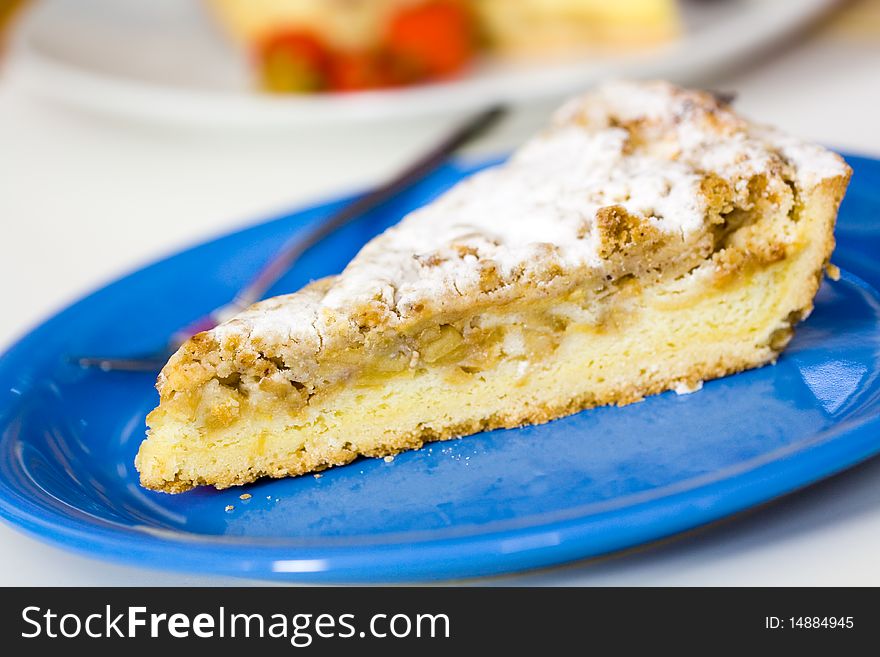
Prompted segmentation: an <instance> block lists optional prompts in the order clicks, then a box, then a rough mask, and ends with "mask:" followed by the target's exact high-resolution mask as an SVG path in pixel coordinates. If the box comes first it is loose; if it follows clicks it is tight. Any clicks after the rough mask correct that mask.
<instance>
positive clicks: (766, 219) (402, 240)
mask: <svg viewBox="0 0 880 657" xmlns="http://www.w3.org/2000/svg"><path fill="white" fill-rule="evenodd" d="M849 175H850V170H849V168H848V167H847V166H846V164H844V162H843V160H841V158H840V157H838V156H837V155H835V154H833V153H830V152H829V151H826V150H824V149H823V148H820V147H819V146H814V145H811V144H808V143H805V142H803V141H800V140H798V139H795V138H792V137H789V136H786V135H785V134H783V133H781V132H779V131H777V130H774V129H772V128H768V127H764V126H761V125H757V124H754V123H751V122H749V121H746V120H745V119H743V118H741V117H739V116H738V115H737V114H735V113H734V112H733V111H732V110H731V109H730V107H728V106H727V105H725V104H723V103H721V102H719V101H718V100H716V98H714V97H713V96H712V95H710V94H708V93H703V92H699V91H687V90H683V89H679V88H676V87H674V86H671V85H669V84H666V83H662V82H655V83H644V84H637V83H623V82H619V83H612V84H608V85H605V86H603V87H601V88H600V89H598V90H597V91H595V92H592V93H589V94H587V95H585V96H583V97H580V98H577V99H575V100H573V101H571V102H569V103H568V104H566V105H565V106H564V107H563V108H562V109H561V110H560V111H559V112H558V113H557V115H556V117H555V120H554V121H553V123H552V125H551V126H550V127H549V128H548V129H547V130H546V131H545V132H544V133H543V134H541V135H539V136H537V137H536V138H534V139H533V140H531V141H530V142H529V143H527V144H526V145H525V146H524V147H523V148H521V149H520V150H519V151H518V152H517V153H516V154H514V155H513V157H512V158H511V159H510V160H509V161H508V162H507V163H505V164H503V165H501V166H498V167H495V168H493V169H489V170H486V171H484V172H481V173H478V174H477V175H475V176H473V177H471V178H470V179H468V180H465V181H464V182H462V183H460V184H458V185H457V186H456V187H454V188H453V189H452V190H451V191H449V192H447V193H446V194H445V195H443V196H441V197H440V198H439V199H437V200H436V201H434V202H432V203H431V204H430V205H427V206H426V207H423V208H421V209H419V210H417V211H415V212H413V213H412V214H410V215H409V216H407V217H406V218H405V219H404V220H403V221H402V222H401V223H400V224H399V225H397V226H395V227H394V228H391V229H390V230H388V231H386V232H385V233H384V234H382V235H380V236H379V237H377V238H376V239H374V240H373V241H371V242H370V243H369V244H367V245H366V246H365V247H364V248H363V250H362V251H361V252H360V254H359V255H358V256H357V257H356V258H355V259H354V260H353V261H352V262H351V264H349V265H348V267H347V268H346V269H345V271H343V272H342V273H341V274H340V275H338V276H332V277H329V278H325V279H323V280H319V281H316V282H314V283H312V284H311V285H308V286H307V287H305V288H304V289H302V290H300V291H299V292H296V293H294V294H290V295H286V296H281V297H277V298H274V299H269V300H267V301H263V302H261V303H258V304H256V305H255V306H253V307H252V308H250V309H249V310H247V311H246V312H244V313H242V314H241V315H239V316H238V317H236V318H234V319H232V320H230V321H228V322H226V323H224V324H222V325H220V326H218V327H217V328H215V329H213V330H211V331H207V332H205V333H201V334H199V335H196V336H195V337H193V338H192V339H191V340H189V341H188V342H187V343H186V344H184V345H183V347H181V349H180V350H179V351H178V352H177V353H176V354H175V355H174V356H173V357H172V358H171V360H170V361H169V362H168V364H167V365H166V366H165V368H164V370H163V371H162V374H161V375H160V377H159V382H158V389H159V393H160V397H161V402H160V404H159V407H158V408H157V409H156V410H154V411H153V412H152V413H150V415H149V417H148V418H147V423H148V424H149V427H150V429H149V432H148V437H147V439H146V440H145V441H144V443H143V444H142V445H141V448H140V452H139V453H138V456H137V467H138V470H139V471H140V473H141V482H142V484H143V485H144V486H146V487H148V488H152V489H155V490H161V491H167V492H179V491H184V490H187V489H189V488H192V487H194V486H199V485H202V484H210V485H213V486H216V487H218V488H223V487H226V486H232V485H236V484H244V483H247V482H250V481H254V480H255V479H257V478H259V477H264V476H270V477H285V476H288V475H299V474H303V473H306V472H310V471H316V470H322V469H324V468H327V467H330V466H334V465H341V464H344V463H348V462H349V461H351V460H353V459H355V458H357V457H358V456H359V455H365V456H383V455H389V454H394V453H396V452H399V451H401V450H405V449H413V448H418V447H420V446H421V445H422V444H423V443H424V442H426V441H430V440H443V439H446V438H452V437H456V436H463V435H466V434H472V433H475V432H478V431H483V430H486V429H493V428H496V427H516V426H519V425H522V424H525V423H537V422H546V421H548V420H552V419H553V418H558V417H560V416H563V415H566V414H569V413H574V412H576V411H580V410H582V409H585V408H589V407H592V406H597V405H600V404H619V405H622V404H628V403H630V402H635V401H638V400H640V399H642V398H643V397H644V396H645V395H651V394H655V393H659V392H662V391H664V390H668V389H674V390H677V391H680V392H681V391H689V390H693V389H695V388H697V387H699V385H700V384H701V382H702V381H703V380H705V379H711V378H715V377H720V376H724V375H726V374H731V373H733V372H738V371H740V370H744V369H747V368H751V367H758V366H760V365H764V364H766V363H771V362H773V361H774V360H775V359H776V357H777V356H778V355H779V353H780V351H781V350H782V349H783V348H784V347H785V346H786V344H787V343H788V341H789V340H790V339H791V336H792V329H793V326H794V325H795V324H796V323H797V322H798V321H799V320H800V319H802V318H804V317H805V316H806V315H807V314H808V313H809V312H810V310H811V309H812V304H813V297H814V295H815V293H816V290H817V288H818V286H819V282H820V280H821V278H822V274H823V269H824V267H825V266H826V264H827V263H828V258H829V256H830V254H831V251H832V249H833V246H834V237H833V228H834V221H835V218H836V214H837V208H838V205H839V203H840V200H841V198H842V197H843V194H844V191H845V189H846V186H847V182H848V179H849ZM697 403H698V402H697ZM535 449H540V445H537V444H536V445H535Z"/></svg>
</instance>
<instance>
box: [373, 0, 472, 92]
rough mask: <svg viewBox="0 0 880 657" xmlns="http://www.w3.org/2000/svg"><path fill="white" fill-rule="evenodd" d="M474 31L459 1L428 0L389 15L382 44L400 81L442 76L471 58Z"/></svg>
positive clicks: (465, 63) (465, 10) (453, 70)
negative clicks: (391, 15)
mask: <svg viewBox="0 0 880 657" xmlns="http://www.w3.org/2000/svg"><path fill="white" fill-rule="evenodd" d="M475 34H476V30H475V26H474V19H473V16H472V15H471V13H470V11H468V9H467V8H466V7H465V6H464V4H463V3H462V2H460V1H459V0H428V1H427V2H424V3H421V4H417V5H414V6H410V7H405V8H403V9H401V10H399V11H398V12H397V13H396V14H395V15H394V16H393V17H392V19H391V22H390V24H389V26H388V33H387V35H386V38H385V43H384V46H385V49H386V51H387V53H388V55H389V56H390V58H391V60H392V62H393V70H394V76H395V77H396V78H397V79H398V81H399V82H403V83H405V82H411V81H414V80H419V79H423V78H445V77H449V76H451V75H453V74H455V73H457V72H458V71H460V70H461V69H462V68H464V66H465V65H467V64H468V62H470V61H471V59H472V58H473V56H474V52H475V49H476V38H475Z"/></svg>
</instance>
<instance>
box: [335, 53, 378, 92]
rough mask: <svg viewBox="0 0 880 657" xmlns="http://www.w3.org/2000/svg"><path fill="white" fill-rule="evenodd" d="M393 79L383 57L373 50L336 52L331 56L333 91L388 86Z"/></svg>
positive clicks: (361, 89)
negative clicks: (388, 72)
mask: <svg viewBox="0 0 880 657" xmlns="http://www.w3.org/2000/svg"><path fill="white" fill-rule="evenodd" d="M390 83H391V80H390V78H389V76H388V74H387V67H386V66H385V65H384V62H383V58H382V57H381V56H380V55H379V54H377V53H373V52H336V53H333V55H332V56H331V58H330V66H329V74H328V86H329V88H330V90H331V91H363V90H366V89H378V88H380V87H387V86H389V85H390Z"/></svg>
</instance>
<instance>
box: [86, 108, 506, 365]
mask: <svg viewBox="0 0 880 657" xmlns="http://www.w3.org/2000/svg"><path fill="white" fill-rule="evenodd" d="M505 113H506V109H505V108H504V107H502V106H500V105H499V106H493V107H491V108H489V109H487V110H484V111H482V112H480V113H478V114H476V115H474V116H473V117H471V118H470V119H468V120H467V121H465V122H464V123H463V124H461V125H460V126H458V127H456V128H455V129H454V130H453V131H452V132H451V133H450V134H449V135H447V136H446V137H444V138H443V139H442V140H441V141H440V142H439V143H438V144H436V145H435V146H433V147H432V148H431V149H430V150H428V151H427V152H425V153H424V154H422V155H420V156H419V157H418V158H416V159H415V160H414V161H413V162H412V163H410V164H409V165H408V166H407V167H405V168H404V169H403V170H402V171H401V172H399V173H398V174H397V175H396V176H394V177H393V178H391V179H390V180H388V181H387V182H385V183H383V184H382V185H380V186H379V187H376V188H375V189H373V190H372V191H370V192H368V193H367V194H365V195H364V196H361V197H359V198H357V199H355V200H354V201H352V202H351V203H349V204H348V205H346V206H345V207H344V208H342V209H341V210H339V211H338V212H336V213H335V214H333V215H331V216H330V217H328V218H327V219H326V220H324V221H322V222H319V223H318V224H316V225H314V226H313V227H311V228H308V229H307V230H305V231H303V232H300V233H298V234H297V235H295V236H294V237H293V238H292V239H290V240H289V241H288V242H287V243H286V244H285V245H284V246H283V247H282V248H281V250H280V251H279V252H278V253H277V254H276V255H275V256H273V257H272V258H271V259H270V260H269V261H268V262H267V263H266V264H265V265H264V266H263V268H262V269H260V271H259V272H257V275H256V276H254V277H253V278H252V279H251V280H250V281H249V282H248V283H247V284H246V285H245V286H244V287H243V288H241V290H239V291H238V293H237V294H236V295H235V298H233V299H232V301H230V302H229V303H227V304H225V305H223V306H220V307H219V308H215V309H214V310H212V311H211V312H210V313H208V314H207V315H204V316H203V317H200V318H199V319H197V320H196V321H194V322H192V323H191V324H188V325H186V326H184V327H183V328H181V329H178V330H177V331H175V332H174V333H173V334H172V335H171V337H170V338H169V339H168V341H167V342H166V344H165V345H164V346H163V347H162V348H161V349H157V350H156V351H155V352H152V353H148V354H142V355H137V356H131V357H127V358H115V357H104V356H75V357H71V359H70V360H71V361H73V362H75V363H77V364H78V365H80V366H81V367H86V368H99V369H101V370H104V371H111V370H121V371H128V372H155V371H158V370H160V369H161V368H162V366H163V365H164V364H165V363H166V361H167V360H168V358H169V357H170V356H171V354H173V353H174V352H175V351H176V350H177V349H178V348H179V347H180V345H181V344H183V343H184V342H185V341H186V340H187V339H189V338H190V337H192V336H193V335H195V334H196V333H200V332H202V331H207V330H209V329H212V328H214V327H215V326H217V325H218V324H219V323H221V322H224V321H226V320H227V319H229V318H231V317H232V316H234V315H236V314H237V313H239V312H241V311H242V310H244V309H245V308H247V307H248V306H250V305H251V304H253V303H256V302H257V301H259V300H260V299H262V298H263V296H264V295H265V294H266V292H267V291H268V290H269V289H270V288H271V287H272V285H274V284H275V283H276V282H277V281H278V279H280V278H281V277H282V276H283V275H284V274H285V272H287V271H288V270H289V269H290V268H291V267H292V266H293V265H294V264H295V263H296V261H297V260H299V258H300V257H301V256H302V255H303V253H305V252H306V251H308V250H309V249H310V248H311V247H313V246H314V245H315V244H317V243H318V242H320V241H321V240H322V239H324V238H325V237H327V236H329V235H330V234H332V233H334V232H335V231H337V230H338V229H340V228H342V227H343V226H345V225H346V224H349V223H351V222H352V221H354V220H355V219H357V218H358V217H361V216H362V215H363V214H364V213H366V212H368V211H369V210H372V209H374V208H376V207H378V206H380V205H382V204H384V203H386V202H387V201H389V200H390V199H392V198H394V197H395V196H397V195H398V194H400V193H402V192H404V191H406V190H407V189H409V188H410V187H412V186H414V185H415V184H416V183H418V182H419V181H421V180H423V179H424V178H425V177H426V176H427V175H428V174H430V173H431V172H432V171H434V170H435V169H437V168H438V167H439V166H440V165H441V164H443V163H444V162H445V161H446V160H447V159H448V158H449V156H450V155H452V154H453V153H454V152H455V151H457V150H458V149H459V148H461V147H462V146H463V145H465V144H467V143H468V142H470V141H472V140H474V139H475V138H476V137H478V136H480V135H481V134H483V133H484V132H486V131H487V130H488V129H489V128H491V127H492V126H493V125H495V123H496V122H497V121H498V120H499V119H500V118H501V117H502V116H503V115H504V114H505Z"/></svg>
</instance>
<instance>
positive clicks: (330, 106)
mask: <svg viewBox="0 0 880 657" xmlns="http://www.w3.org/2000/svg"><path fill="white" fill-rule="evenodd" d="M682 4H683V7H684V12H683V13H684V19H685V32H684V34H683V36H682V37H681V38H680V39H679V40H677V41H675V42H672V43H669V44H666V45H664V46H661V47H659V48H656V49H652V50H650V51H645V52H641V53H634V54H629V55H617V56H614V57H610V56H606V57H602V58H599V57H596V56H591V57H589V58H587V57H584V58H579V59H577V60H571V61H568V62H565V63H553V64H548V63H544V64H531V65H528V64H524V63H522V62H519V63H514V62H510V61H497V60H495V61H492V60H488V61H485V62H483V63H481V64H480V65H479V66H477V67H476V69H475V70H474V71H473V72H471V73H470V74H468V75H466V76H464V77H462V78H460V79H458V80H455V81H452V82H447V83H442V84H431V85H421V86H416V87H410V88H406V89H394V90H383V91H375V92H361V93H355V94H342V95H340V94H326V95H315V96H281V97H279V96H274V95H270V94H262V93H259V92H257V91H255V90H254V88H253V82H252V79H251V75H250V71H249V67H248V62H247V58H246V57H245V56H244V54H243V53H241V52H238V51H236V49H235V48H233V47H232V46H231V45H230V44H229V43H228V42H227V41H226V39H225V38H224V36H223V35H222V34H220V32H219V30H218V29H217V27H216V26H215V25H214V23H213V21H212V19H211V17H210V16H209V15H208V13H207V11H206V9H205V7H204V6H202V3H201V2H199V1H198V0H149V1H144V0H42V1H41V2H38V3H36V4H35V5H34V6H33V7H32V8H31V9H30V11H29V12H28V13H27V14H26V15H25V16H24V17H23V20H22V22H21V24H20V25H19V26H18V27H17V29H16V32H15V34H14V38H13V42H12V47H11V49H10V53H9V61H8V70H7V75H8V77H9V79H10V80H11V81H12V82H13V83H14V84H19V85H22V86H24V87H25V88H26V89H28V90H29V91H31V92H33V93H35V94H37V95H39V96H41V97H48V98H52V99H55V100H60V101H63V102H65V103H67V104H70V105H75V106H78V107H82V108H87V109H91V110H97V111H101V112H104V113H112V114H116V115H123V116H128V117H131V118H139V119H147V120H153V121H162V122H172V123H183V124H200V125H208V126H209V125H216V126H221V127H229V126H236V125H237V126H270V127H271V126H283V125H288V126H297V125H299V126H302V125H315V124H334V123H336V124H338V123H340V122H343V123H349V122H370V121H387V120H394V119H403V118H410V117H426V116H431V115H445V114H450V113H456V112H461V111H465V110H468V109H471V108H474V107H477V106H482V105H485V104H487V103H489V102H492V101H508V102H526V101H534V100H548V99H555V98H557V97H561V96H564V95H566V94H570V93H573V92H576V91H578V90H580V89H583V88H585V87H587V86H589V85H590V84H592V83H594V82H596V81H597V80H600V79H603V78H608V77H627V76H632V77H658V78H668V79H671V80H674V81H677V82H681V83H697V82H703V83H710V82H711V76H712V73H713V72H715V71H718V70H719V69H722V68H723V67H725V66H729V65H731V64H733V63H735V62H736V61H738V60H742V59H743V58H745V57H746V56H748V55H751V54H754V53H756V52H758V51H760V50H761V49H763V48H766V47H768V46H770V45H771V44H773V43H776V42H778V41H780V40H781V39H783V38H784V37H785V36H787V35H790V34H792V33H794V32H795V31H797V30H798V29H801V28H803V27H805V26H806V25H808V24H809V23H810V22H812V21H814V20H815V19H817V18H818V17H819V16H821V15H822V14H823V13H825V12H827V11H829V10H830V9H831V8H833V7H834V6H835V5H837V4H839V2H838V0H702V1H701V0H689V1H685V2H683V3H682Z"/></svg>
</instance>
